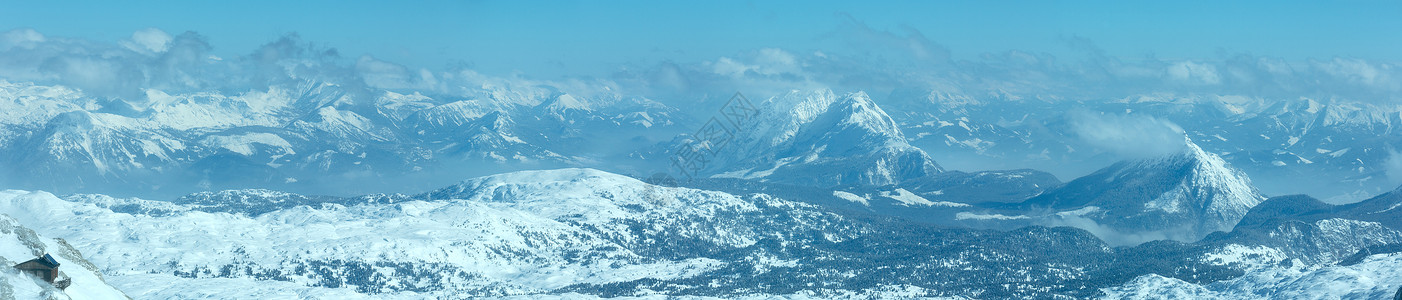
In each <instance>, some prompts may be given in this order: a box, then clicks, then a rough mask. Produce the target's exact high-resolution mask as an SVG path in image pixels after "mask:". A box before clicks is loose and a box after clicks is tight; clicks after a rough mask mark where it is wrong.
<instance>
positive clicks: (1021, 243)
mask: <svg viewBox="0 0 1402 300" xmlns="http://www.w3.org/2000/svg"><path fill="white" fill-rule="evenodd" d="M883 197H885V198H892V199H896V198H900V199H905V201H907V202H910V203H911V205H920V204H923V203H924V202H922V201H920V200H919V198H918V196H915V195H914V194H912V193H910V192H901V190H897V191H896V192H892V193H889V194H887V195H886V196H883ZM886 201H891V202H896V201H900V200H899V199H896V200H886ZM931 203H933V202H931ZM241 210H247V211H241ZM0 212H3V213H6V214H10V215H15V216H22V217H20V218H19V221H20V222H23V223H26V224H30V225H29V226H31V227H32V228H35V230H36V231H38V232H40V233H43V234H46V235H50V236H57V237H62V238H64V239H65V240H67V241H69V242H70V243H73V244H74V245H76V246H78V247H81V248H83V249H90V250H87V252H88V257H89V259H90V260H91V261H92V262H93V264H94V265H96V266H98V268H99V269H100V270H103V273H104V276H106V277H108V278H109V279H110V280H109V282H111V283H113V284H115V285H117V286H118V287H119V288H122V289H123V290H125V291H128V292H130V293H133V295H135V296H137V297H139V298H145V297H191V296H198V297H237V296H248V297H264V296H268V297H271V296H277V295H315V294H321V293H327V294H328V295H345V296H348V297H358V296H363V295H370V296H374V297H407V298H417V297H439V296H508V295H541V294H550V295H563V294H568V293H581V294H583V295H588V296H603V297H618V296H644V295H691V296H716V297H740V296H764V295H771V296H772V295H809V296H812V297H820V298H821V297H838V296H842V295H848V296H872V295H896V294H892V293H894V292H895V291H900V293H897V294H900V295H905V296H964V297H1027V296H1034V295H1063V296H1076V297H1086V296H1092V295H1095V293H1096V292H1095V290H1094V289H1086V288H1080V287H1082V286H1086V284H1091V283H1094V284H1092V285H1091V286H1095V287H1105V284H1113V283H1117V281H1115V280H1116V279H1115V278H1120V276H1123V275H1120V274H1131V275H1137V274H1143V273H1142V271H1139V270H1133V269H1131V270H1125V271H1116V270H1117V268H1121V266H1120V265H1118V264H1113V263H1111V262H1114V261H1116V259H1117V258H1116V257H1120V256H1121V255H1124V254H1121V253H1118V252H1117V250H1115V249H1113V248H1110V247H1108V246H1106V245H1105V244H1104V243H1103V242H1101V241H1099V240H1098V239H1096V238H1095V237H1094V236H1092V235H1091V234H1090V233H1088V232H1086V231H1083V230H1077V229H1072V228H1045V227H1029V228H1023V229H1018V230H1012V231H1006V232H1004V231H989V230H972V229H959V228H945V227H936V226H927V225H921V224H916V223H907V222H901V221H899V220H892V219H886V218H876V219H868V218H866V217H858V218H850V217H847V216H843V215H841V214H837V213H834V212H832V211H828V210H825V209H822V208H821V207H817V206H814V205H808V204H803V203H797V202H791V201H787V200H782V199H779V198H776V197H773V196H769V195H765V194H750V195H745V196H736V195H732V194H727V193H722V192H714V191H704V190H696V189H688V188H675V187H663V186H655V185H650V184H646V183H643V182H641V181H638V180H635V179H632V178H629V177H624V176H620V175H616V174H611V173H606V172H601V171H596V170H590V169H561V170H548V171H529V172H515V173H506V174H500V175H493V176H487V177H480V178H475V179H471V180H467V181H463V182H462V183H460V184H457V185H453V186H449V187H446V188H442V189H439V190H435V191H432V192H429V193H424V194H421V195H413V196H405V195H370V196H363V197H355V198H335V197H308V196H299V195H295V194H287V193H281V192H274V191H266V190H245V191H227V192H219V193H203V194H197V195H192V196H190V197H186V198H184V199H182V200H179V201H176V202H164V201H151V200H141V199H132V198H112V197H107V196H102V195H74V196H70V197H66V198H64V199H60V198H58V197H55V196H53V195H51V194H48V193H44V192H24V191H13V190H12V191H7V192H3V193H0ZM255 212H257V213H255ZM1133 257H1136V258H1134V259H1150V260H1154V259H1160V258H1159V257H1156V256H1151V257H1148V258H1137V257H1139V256H1133ZM1200 267H1202V268H1210V267H1211V266H1207V265H1203V266H1200ZM795 274H800V275H797V278H796V277H795V276H796V275H795ZM1106 274H1111V275H1113V276H1108V277H1107V276H1106ZM876 278H879V279H880V280H870V279H876ZM971 278H973V280H971ZM150 280H158V281H161V282H164V283H162V284H157V285H153V284H150V283H148V281H150ZM794 280H799V281H801V282H804V283H811V284H813V286H806V285H795V284H792V283H793V282H794ZM1014 281H1015V282H1019V283H1018V284H1011V285H1010V284H1007V283H1008V282H1014ZM236 285H249V286H248V287H246V288H237V287H236ZM911 287H921V288H917V289H912V288H911Z"/></svg>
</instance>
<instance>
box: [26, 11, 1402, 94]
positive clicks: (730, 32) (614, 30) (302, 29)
mask: <svg viewBox="0 0 1402 300" xmlns="http://www.w3.org/2000/svg"><path fill="white" fill-rule="evenodd" d="M6 2H7V3H5V5H4V7H6V8H5V9H3V10H0V30H9V29H14V28H33V29H35V30H37V31H38V32H41V33H43V34H45V35H47V36H56V37H69V38H82V39H89V40H96V41H108V42H114V41H117V40H120V39H123V38H126V37H128V36H130V35H131V34H132V32H134V31H137V30H140V29H143V28H148V27H154V28H159V29H161V30H164V31H166V32H169V33H171V34H177V33H180V32H184V31H195V32H198V33H200V34H202V35H204V36H205V37H206V38H207V39H208V40H209V43H210V44H211V45H212V46H213V47H214V49H213V51H214V53H215V54H217V55H220V56H236V55H242V54H246V53H248V52H250V51H252V50H253V49H255V48H257V47H258V46H259V45H261V44H264V43H267V42H270V41H273V40H275V39H277V38H278V37H280V36H282V35H284V34H286V33H290V32H296V33H299V34H300V35H301V36H302V38H303V39H304V40H306V41H311V42H314V43H317V44H320V45H324V46H328V47H334V48H336V49H338V50H339V52H340V53H341V55H342V56H344V57H347V58H351V59H354V58H356V57H359V56H361V55H364V54H369V55H373V56H375V57H376V58H379V59H382V60H386V61H391V62H396V63H400V64H405V65H409V66H413V67H427V68H440V67H442V66H447V65H464V64H465V65H467V66H469V67H471V68H472V69H476V70H479V71H481V72H484V73H490V74H509V73H513V72H519V73H524V74H531V75H535V76H542V77H550V76H556V75H598V74H607V73H609V72H612V71H614V70H616V69H617V68H618V67H619V66H620V65H630V64H632V65H648V64H653V63H656V62H658V61H677V62H683V63H686V62H696V61H704V60H710V59H714V58H716V57H721V56H727V55H734V54H735V53H738V52H743V51H752V50H755V49H760V48H769V47H772V48H781V49H785V50H788V51H790V52H797V53H809V52H813V51H825V52H829V53H841V52H844V51H851V52H860V51H863V50H861V49H862V48H860V47H852V46H851V45H850V43H852V41H851V40H845V41H844V40H842V39H844V38H843V37H838V36H835V35H834V33H836V32H842V30H843V28H844V27H850V26H853V24H861V25H865V26H866V27H869V28H870V29H872V30H874V31H875V32H888V33H892V34H895V35H899V36H910V35H913V34H918V35H922V36H924V37H925V38H928V39H929V40H930V41H933V42H934V43H936V44H938V45H942V46H944V47H945V48H947V49H949V54H950V56H951V58H953V59H956V60H959V59H976V58H977V57H979V56H980V55H981V54H983V53H990V52H991V53H999V52H1003V51H1007V50H1020V51H1027V52H1044V53H1049V54H1053V55H1057V56H1060V57H1068V56H1069V55H1072V54H1073V53H1071V51H1072V50H1071V49H1072V48H1071V47H1070V46H1068V45H1069V44H1070V43H1069V42H1068V41H1070V40H1073V39H1074V38H1080V39H1082V40H1088V41H1090V42H1092V43H1093V44H1094V45H1095V46H1096V47H1098V48H1099V49H1102V50H1103V51H1105V53H1106V54H1108V55H1111V56H1114V57H1119V58H1121V59H1126V60H1134V59H1137V58H1143V57H1149V56H1152V57H1155V58H1159V59H1210V58H1216V57H1221V56H1224V55H1228V54H1234V53H1249V54H1252V55H1261V56H1271V57H1278V58H1282V59H1286V60H1305V59H1308V58H1319V59H1328V58H1331V57H1336V56H1341V57H1351V58H1361V59H1368V60H1376V61H1386V62H1397V61H1402V51H1399V49H1402V2H1399V1H1348V2H1325V1H1162V2H1148V1H1116V2H1111V1H1104V2H1100V1H1096V2H1061V1H890V2H879V3H845V2H774V1H756V2H744V1H723V2H708V1H695V2H679V1H667V2H661V3H653V2H642V1H624V2H586V1H550V2H527V1H514V2H506V1H501V2H494V1H430V2H389V1H383V2H355V1H229V2H216V1H188V2H176V1H141V2H138V3H127V2H123V1H6ZM405 3H412V4H407V5H406V4H405Z"/></svg>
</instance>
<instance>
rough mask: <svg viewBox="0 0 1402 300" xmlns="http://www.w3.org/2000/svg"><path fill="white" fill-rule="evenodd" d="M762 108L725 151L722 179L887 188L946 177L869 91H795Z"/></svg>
mask: <svg viewBox="0 0 1402 300" xmlns="http://www.w3.org/2000/svg"><path fill="white" fill-rule="evenodd" d="M757 106H758V107H759V113H758V115H757V116H755V117H754V118H755V119H756V121H754V123H753V125H750V126H745V127H744V128H739V129H738V130H736V131H737V132H736V133H735V138H734V139H733V140H728V141H727V142H728V144H729V145H724V146H723V147H721V148H722V149H720V153H721V154H720V156H721V157H720V158H718V159H717V162H716V163H715V164H714V166H712V167H710V168H709V169H710V170H711V171H712V172H713V174H714V176H717V177H735V178H749V179H762V180H767V181H774V182H783V183H795V184H805V185H816V186H834V185H843V184H864V185H887V184H894V183H898V182H900V181H903V180H906V179H910V178H917V177H922V176H926V175H929V174H935V173H939V172H940V171H941V169H940V167H939V165H938V164H936V163H935V162H934V160H933V159H930V157H929V155H927V154H925V152H924V151H922V150H920V149H918V148H915V147H913V146H911V145H910V144H909V143H908V142H907V141H906V139H905V135H904V134H903V133H901V130H900V128H898V127H897V126H896V123H895V122H894V121H892V120H891V117H890V116H888V115H887V114H886V112H885V111H882V110H881V108H880V107H877V106H876V104H875V102H873V101H872V100H871V99H870V97H868V96H867V95H866V94H865V93H860V92H858V93H852V94H846V95H842V96H838V95H834V94H833V93H832V91H829V90H818V91H812V92H799V91H793V92H790V93H788V94H785V95H782V96H778V97H774V98H770V99H769V100H766V101H764V102H762V103H759V104H757Z"/></svg>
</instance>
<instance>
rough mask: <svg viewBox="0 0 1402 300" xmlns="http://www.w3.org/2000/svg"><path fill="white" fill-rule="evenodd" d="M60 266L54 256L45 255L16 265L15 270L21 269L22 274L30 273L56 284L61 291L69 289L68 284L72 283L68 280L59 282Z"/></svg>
mask: <svg viewBox="0 0 1402 300" xmlns="http://www.w3.org/2000/svg"><path fill="white" fill-rule="evenodd" d="M58 265H59V264H58V261H57V260H54V257H53V256H50V255H48V254H44V256H42V257H39V258H35V259H31V260H29V261H26V262H22V263H19V264H18V265H15V269H19V270H20V271H22V272H25V273H29V274H31V275H34V276H36V277H39V278H42V279H44V281H46V282H48V283H51V284H54V286H57V287H58V288H60V289H62V288H66V287H68V284H69V283H70V282H69V280H68V278H64V279H63V280H58V278H59V275H60V273H59V272H58ZM63 277H67V276H63ZM55 280H58V281H55Z"/></svg>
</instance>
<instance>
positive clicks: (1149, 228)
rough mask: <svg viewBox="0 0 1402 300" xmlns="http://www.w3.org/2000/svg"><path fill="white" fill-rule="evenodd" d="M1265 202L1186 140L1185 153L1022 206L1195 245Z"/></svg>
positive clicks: (1088, 179)
mask: <svg viewBox="0 0 1402 300" xmlns="http://www.w3.org/2000/svg"><path fill="white" fill-rule="evenodd" d="M1263 200H1265V197H1264V196H1262V195H1261V194H1260V193H1259V192H1257V191H1256V188H1255V187H1254V186H1252V185H1251V180H1250V179H1249V178H1247V177H1246V175H1245V174H1243V173H1242V172H1241V171H1238V170H1236V169H1233V168H1231V167H1230V166H1228V165H1227V163H1226V162H1225V161H1223V160H1222V158H1220V157H1218V156H1217V155H1215V154H1211V153H1207V152H1205V151H1203V150H1202V148H1200V147H1198V146H1197V145H1196V144H1193V143H1192V142H1191V141H1186V144H1185V147H1184V150H1182V152H1181V153H1178V154H1173V155H1169V156H1164V157H1158V158H1150V159H1143V160H1135V161H1126V162H1121V163H1117V164H1115V165H1112V166H1110V167H1107V168H1104V169H1101V170H1100V171H1096V172H1095V173H1092V174H1090V175H1087V176H1085V177H1081V178H1077V179H1076V180H1072V181H1071V182H1068V183H1066V185H1064V186H1061V187H1059V188H1057V189H1055V190H1051V191H1048V192H1046V193H1045V194H1042V195H1040V196H1037V197H1034V198H1032V199H1028V200H1027V201H1026V202H1023V203H1022V204H1021V206H1022V207H1024V208H1030V209H1034V210H1035V209H1039V208H1045V209H1051V210H1054V211H1056V214H1055V216H1056V217H1057V218H1063V219H1068V220H1075V219H1088V220H1091V221H1094V222H1095V223H1096V224H1099V225H1100V226H1105V227H1107V228H1108V229H1109V230H1111V231H1114V232H1117V234H1161V235H1162V236H1163V237H1164V238H1170V239H1175V240H1181V241H1195V240H1198V239H1200V238H1202V237H1204V236H1207V234H1209V233H1212V232H1216V231H1230V230H1231V228H1232V227H1233V226H1235V225H1236V223H1237V221H1239V220H1241V218H1242V217H1243V216H1245V215H1246V214H1247V211H1249V210H1250V209H1251V208H1252V207H1254V206H1256V204H1258V203H1260V202H1261V201H1263Z"/></svg>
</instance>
